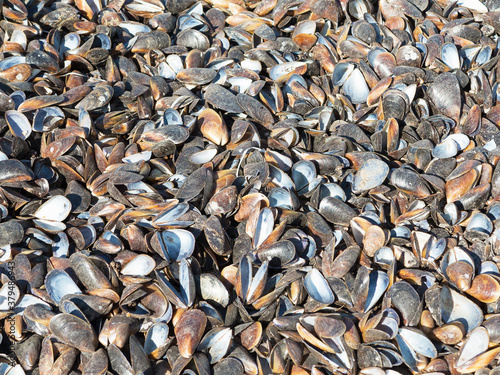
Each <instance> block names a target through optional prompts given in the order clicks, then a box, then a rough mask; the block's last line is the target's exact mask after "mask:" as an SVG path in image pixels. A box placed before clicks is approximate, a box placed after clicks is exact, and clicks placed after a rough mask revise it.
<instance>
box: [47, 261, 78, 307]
mask: <svg viewBox="0 0 500 375" xmlns="http://www.w3.org/2000/svg"><path fill="white" fill-rule="evenodd" d="M45 287H46V288H47V293H48V294H49V296H50V298H51V299H52V301H54V302H55V303H56V304H59V301H60V300H61V299H62V298H63V297H64V296H65V295H67V294H81V293H82V291H81V290H80V288H78V286H77V285H76V284H75V282H74V281H73V279H72V278H71V277H70V276H69V275H68V274H67V273H66V272H65V271H63V270H61V269H54V270H52V271H50V272H49V273H48V274H47V277H46V278H45Z"/></svg>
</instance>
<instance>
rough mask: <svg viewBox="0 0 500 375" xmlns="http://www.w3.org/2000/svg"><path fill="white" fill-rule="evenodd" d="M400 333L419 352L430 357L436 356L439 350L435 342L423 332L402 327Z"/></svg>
mask: <svg viewBox="0 0 500 375" xmlns="http://www.w3.org/2000/svg"><path fill="white" fill-rule="evenodd" d="M399 335H400V336H401V337H402V338H403V340H405V341H406V343H407V344H408V345H409V346H410V347H411V348H412V349H413V350H414V351H415V352H416V353H418V354H421V355H423V356H424V357H428V358H436V357H437V350H436V347H435V346H434V344H433V343H432V342H431V340H429V339H428V338H427V337H426V336H425V335H424V334H423V333H422V332H420V331H417V330H415V329H410V328H406V327H402V328H400V329H399Z"/></svg>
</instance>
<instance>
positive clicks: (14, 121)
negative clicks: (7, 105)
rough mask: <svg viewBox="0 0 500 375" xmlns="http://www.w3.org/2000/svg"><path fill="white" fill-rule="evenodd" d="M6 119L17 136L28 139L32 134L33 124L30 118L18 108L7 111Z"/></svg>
mask: <svg viewBox="0 0 500 375" xmlns="http://www.w3.org/2000/svg"><path fill="white" fill-rule="evenodd" d="M5 120H6V121H7V124H8V125H9V129H10V131H11V132H12V134H14V135H15V136H16V137H19V138H21V139H23V140H26V139H27V138H28V137H29V136H30V134H31V130H32V129H31V124H30V122H29V120H28V118H27V117H26V116H25V115H24V114H23V113H21V112H19V111H17V110H10V111H7V112H5Z"/></svg>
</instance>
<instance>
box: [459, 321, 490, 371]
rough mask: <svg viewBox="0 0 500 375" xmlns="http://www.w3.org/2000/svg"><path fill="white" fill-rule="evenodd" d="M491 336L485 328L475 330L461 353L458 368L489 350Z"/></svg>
mask: <svg viewBox="0 0 500 375" xmlns="http://www.w3.org/2000/svg"><path fill="white" fill-rule="evenodd" d="M489 341H490V335H489V334H488V331H487V330H486V328H484V327H477V328H476V329H474V330H473V331H472V332H471V333H470V335H469V338H468V339H467V341H466V342H465V344H464V346H463V347H462V349H461V351H460V355H459V357H458V359H457V363H456V366H457V367H460V366H462V365H464V364H465V363H466V362H468V361H469V360H471V359H472V358H474V357H476V356H478V355H479V354H481V353H484V352H485V351H486V350H488V344H489Z"/></svg>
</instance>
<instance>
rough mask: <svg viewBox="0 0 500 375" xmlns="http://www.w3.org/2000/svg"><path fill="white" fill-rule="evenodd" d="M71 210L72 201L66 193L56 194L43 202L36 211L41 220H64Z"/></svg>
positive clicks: (36, 215)
mask: <svg viewBox="0 0 500 375" xmlns="http://www.w3.org/2000/svg"><path fill="white" fill-rule="evenodd" d="M70 212H71V202H70V201H69V199H68V198H66V197H65V196H64V195H56V196H54V197H52V198H50V199H49V200H48V201H47V202H45V203H44V204H42V205H41V206H40V207H39V208H38V210H36V212H35V215H34V216H35V217H36V218H37V219H40V220H51V221H63V220H64V219H66V218H67V217H68V215H69V213H70Z"/></svg>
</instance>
